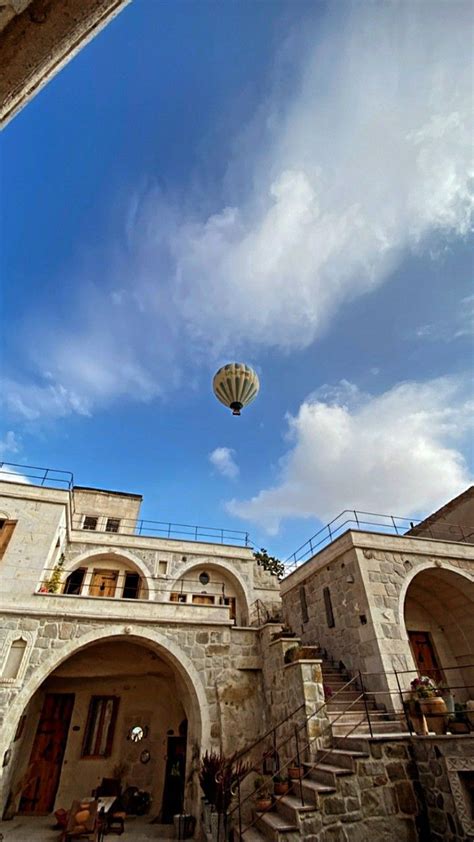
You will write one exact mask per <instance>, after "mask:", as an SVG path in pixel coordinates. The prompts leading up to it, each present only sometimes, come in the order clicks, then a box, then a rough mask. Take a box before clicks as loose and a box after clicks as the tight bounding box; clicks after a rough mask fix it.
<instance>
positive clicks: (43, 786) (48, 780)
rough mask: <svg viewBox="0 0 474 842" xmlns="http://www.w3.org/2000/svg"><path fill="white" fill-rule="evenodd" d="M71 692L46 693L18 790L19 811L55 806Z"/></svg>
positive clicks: (40, 812) (47, 810)
mask: <svg viewBox="0 0 474 842" xmlns="http://www.w3.org/2000/svg"><path fill="white" fill-rule="evenodd" d="M73 707H74V693H48V694H47V696H46V698H45V700H44V704H43V710H42V711H41V716H40V720H39V723H38V728H37V731H36V736H35V740H34V743H33V748H32V750H31V756H30V763H29V766H28V769H27V772H26V774H25V778H26V781H25V787H24V789H23V792H22V794H21V800H20V809H19V812H20V813H36V814H37V815H46V814H47V813H50V812H51V811H52V809H53V807H54V801H55V798H56V792H57V789H58V784H59V777H60V775H61V767H62V763H63V757H64V751H65V748H66V742H67V736H68V731H69V723H70V721H71V715H72V709H73Z"/></svg>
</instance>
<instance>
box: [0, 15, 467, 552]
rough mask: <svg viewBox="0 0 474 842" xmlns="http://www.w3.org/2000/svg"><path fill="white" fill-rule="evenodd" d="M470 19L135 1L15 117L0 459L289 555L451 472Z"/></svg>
mask: <svg viewBox="0 0 474 842" xmlns="http://www.w3.org/2000/svg"><path fill="white" fill-rule="evenodd" d="M471 30H472V22H471V13H470V6H469V4H468V3H457V2H454V3H450V4H445V3H439V4H436V3H434V4H430V9H429V10H428V8H427V6H426V5H425V4H412V3H403V2H402V3H401V4H391V3H380V4H347V3H343V2H340V3H337V4H334V3H330V4H324V3H306V2H303V0H299V2H298V3H295V2H294V0H291V2H280V1H279V0H272V2H271V3H270V2H265V3H264V2H247V0H239V2H230V0H228V1H227V0H226V2H224V3H215V2H212V3H211V2H205V0H200V2H194V3H191V2H180V3H175V2H160V3H155V2H151V0H135V1H134V2H133V3H132V4H131V5H130V6H129V7H127V8H126V9H125V11H124V12H123V13H122V14H121V15H119V16H118V18H116V19H115V20H114V21H113V22H112V23H111V24H110V25H109V26H108V27H107V28H106V29H105V30H104V31H103V32H102V33H101V34H100V35H99V36H98V37H97V38H96V39H95V40H94V41H93V42H92V43H91V44H89V45H88V46H87V47H86V48H85V49H84V50H83V51H82V52H81V53H80V54H79V55H78V56H77V57H76V58H75V59H74V60H73V61H72V62H71V63H70V64H69V65H68V66H67V67H66V68H65V69H64V70H63V71H62V72H61V73H60V74H59V75H58V76H57V77H56V78H55V79H54V80H53V81H52V82H51V83H50V84H49V85H48V86H47V87H46V88H44V89H43V90H42V91H41V93H40V94H39V95H38V96H37V97H36V98H35V99H34V100H33V101H32V102H31V103H30V104H29V105H28V106H27V108H26V109H24V110H23V111H22V112H21V113H20V115H19V116H18V117H17V118H16V119H15V120H14V121H13V122H12V123H11V124H10V125H9V126H8V127H7V129H6V130H5V132H4V134H3V143H2V181H3V200H2V205H3V207H2V211H3V213H2V229H3V230H2V242H3V250H2V279H3V281H2V297H3V312H4V329H3V333H2V344H1V353H2V377H3V383H2V396H3V398H4V404H5V406H4V410H3V422H4V423H3V433H2V438H1V442H2V444H1V448H2V454H3V458H4V459H5V460H9V461H12V462H19V463H25V464H26V463H28V464H36V465H50V466H53V467H57V468H65V469H68V470H71V471H73V472H74V475H75V480H76V482H77V483H78V484H84V485H97V486H99V487H104V488H115V489H122V490H129V491H138V492H142V493H143V494H144V497H145V501H144V509H143V512H144V516H146V517H149V518H156V519H160V520H173V521H180V522H189V523H206V524H208V525H216V526H227V527H235V528H242V529H245V530H249V531H250V533H251V535H252V537H254V539H255V540H256V541H257V542H258V543H259V544H264V545H266V546H268V547H269V548H271V549H272V550H273V551H274V552H277V553H278V554H280V555H282V556H285V555H286V554H289V553H290V552H291V551H292V550H293V549H294V548H295V546H297V545H298V544H299V543H302V542H303V540H305V538H306V537H308V536H309V535H310V534H311V533H312V532H314V531H315V530H316V529H317V527H318V524H320V523H321V522H325V521H326V520H329V519H331V518H332V517H333V516H335V515H337V514H338V512H339V511H341V510H342V509H344V508H346V507H351V508H352V507H357V508H362V509H368V508H369V509H370V510H372V511H380V512H393V513H395V514H399V515H409V516H416V515H423V514H424V513H427V512H429V511H431V510H432V509H433V508H434V507H436V506H438V505H440V504H442V503H443V502H445V501H446V500H447V499H449V498H450V497H451V496H454V494H456V493H459V492H460V491H462V490H463V488H464V487H466V486H467V485H468V483H469V482H470V481H471V477H472V452H471V451H472V428H471V426H470V425H471V423H472V385H471V377H472V315H473V309H474V297H473V293H474V290H473V288H472V239H471V238H470V237H471V234H470V231H471V228H470V225H471V220H472V215H471V214H472V184H473V177H472V155H471V149H470V142H471V139H472V122H471V120H472V114H471V113H470V112H471V108H472V82H471V79H472V63H471V61H472V60H471V48H470V39H471V35H472V31H471ZM232 359H242V360H245V361H246V362H248V363H250V364H251V365H254V367H255V368H256V369H257V371H258V372H259V375H260V378H261V392H260V396H259V398H258V399H257V401H256V402H255V403H254V404H253V405H252V406H251V407H250V408H249V409H248V411H247V412H244V414H243V415H242V417H241V418H240V419H238V418H233V417H231V415H230V413H229V414H227V413H226V411H225V410H224V408H223V407H222V406H221V405H220V404H219V403H217V402H216V400H215V399H214V397H213V395H212V392H211V380H212V375H213V373H214V371H215V370H216V368H217V367H218V366H219V365H221V364H222V363H223V362H226V361H228V360H232Z"/></svg>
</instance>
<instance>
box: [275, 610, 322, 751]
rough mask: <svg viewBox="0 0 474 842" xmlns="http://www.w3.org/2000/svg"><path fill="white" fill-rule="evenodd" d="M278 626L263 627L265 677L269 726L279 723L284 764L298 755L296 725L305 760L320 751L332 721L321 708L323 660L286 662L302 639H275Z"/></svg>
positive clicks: (277, 733)
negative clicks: (290, 652)
mask: <svg viewBox="0 0 474 842" xmlns="http://www.w3.org/2000/svg"><path fill="white" fill-rule="evenodd" d="M278 630H279V627H278V626H275V625H267V626H265V627H264V628H263V629H262V632H261V647H262V677H263V689H264V694H265V700H266V708H267V711H268V716H267V728H271V727H272V726H278V727H277V728H276V741H277V744H278V745H280V746H281V747H280V748H279V750H278V753H279V757H280V762H281V764H284V763H288V762H290V761H294V759H295V755H296V737H295V731H294V729H295V725H296V726H297V727H298V728H299V729H300V730H299V731H298V740H299V748H300V751H301V760H303V759H309V757H310V756H312V755H315V754H316V751H317V749H318V748H319V747H320V745H321V742H320V739H319V738H320V737H321V736H322V735H323V734H327V732H328V727H329V722H328V719H327V717H326V711H325V708H323V709H321V708H322V706H323V705H324V689H323V683H322V673H321V662H320V661H317V660H308V661H294V662H291V663H289V664H285V652H287V651H288V649H292V648H293V647H294V646H295V645H297V644H298V643H299V640H298V639H297V638H290V639H285V638H278V639H276V640H272V636H273V634H275V633H278ZM283 720H286V721H283ZM280 723H282V724H281V725H280ZM308 745H310V748H309V749H307V748H306V747H307V746H308ZM269 746H271V739H270V740H269Z"/></svg>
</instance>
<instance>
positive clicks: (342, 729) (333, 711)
mask: <svg viewBox="0 0 474 842" xmlns="http://www.w3.org/2000/svg"><path fill="white" fill-rule="evenodd" d="M321 659H322V672H323V681H324V685H325V686H326V687H329V688H330V689H331V691H332V693H333V696H334V698H333V696H330V695H329V694H328V695H329V698H328V699H327V713H328V718H329V721H330V722H331V724H332V727H331V731H332V735H333V737H345V736H348V735H349V734H353V735H354V736H359V735H361V736H365V735H368V734H370V728H369V723H368V721H367V711H366V706H365V703H364V700H363V699H362V698H359V697H360V695H361V691H360V689H358V688H357V686H356V683H355V682H354V683H353V684H351V686H350V687H348V688H347V689H346V690H341V688H342V687H344V685H345V684H347V682H348V681H350V676H349V675H348V673H347V672H346V671H345V669H344V667H343V666H342V665H341V664H337V663H335V662H334V661H332V660H331V659H330V658H328V657H327V656H326V655H324V654H322V655H321ZM338 691H339V692H338ZM335 694H337V695H335ZM366 701H367V709H368V712H369V717H370V726H371V728H372V734H373V735H374V736H385V735H389V734H400V733H405V732H406V731H407V727H406V723H405V720H404V718H403V717H400V716H397V715H396V714H389V713H387V711H386V710H385V709H384V708H381V707H377V705H376V704H375V700H374V698H373V697H372V696H371V695H370V693H368V694H366Z"/></svg>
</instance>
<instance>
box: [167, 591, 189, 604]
mask: <svg viewBox="0 0 474 842" xmlns="http://www.w3.org/2000/svg"><path fill="white" fill-rule="evenodd" d="M170 602H186V594H185V593H176V592H175V593H171V594H170Z"/></svg>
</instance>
